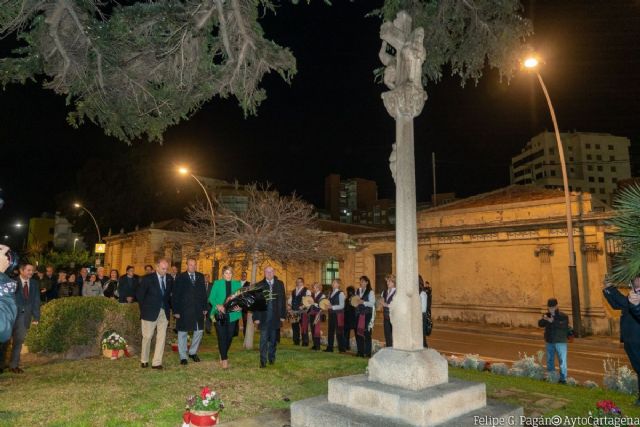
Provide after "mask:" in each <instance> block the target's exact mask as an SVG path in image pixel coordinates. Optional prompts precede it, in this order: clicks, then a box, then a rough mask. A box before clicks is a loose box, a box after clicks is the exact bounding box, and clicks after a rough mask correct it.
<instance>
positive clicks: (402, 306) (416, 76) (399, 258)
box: [291, 12, 522, 427]
mask: <svg viewBox="0 0 640 427" xmlns="http://www.w3.org/2000/svg"><path fill="white" fill-rule="evenodd" d="M411 27H412V22H411V17H410V16H409V15H408V14H407V13H406V12H400V13H398V15H397V17H396V19H395V20H394V21H393V22H385V23H384V24H382V27H381V28H380V38H381V39H382V41H383V42H382V48H381V50H380V54H379V56H380V59H381V60H382V63H383V64H384V65H385V67H386V68H385V70H384V82H385V84H386V85H387V87H388V88H389V89H390V90H389V91H387V92H385V93H383V94H382V99H383V101H384V105H385V107H386V108H387V111H388V112H389V114H390V115H391V116H392V117H393V118H394V119H395V120H396V142H395V144H393V151H392V153H391V156H390V158H389V167H390V169H391V173H392V175H393V178H394V180H395V183H396V272H397V274H396V276H397V291H396V296H395V297H394V298H393V303H392V304H391V323H392V324H393V348H383V349H382V350H380V351H378V352H377V353H376V354H374V355H373V357H372V358H371V359H370V360H369V367H368V373H367V374H363V375H353V376H349V377H341V378H331V379H330V380H329V387H328V389H329V392H328V394H327V395H326V396H318V397H313V398H310V399H306V400H301V401H298V402H294V403H293V404H292V405H291V425H292V426H293V427H303V426H304V427H315V426H331V427H353V426H363V427H364V426H372V427H374V426H379V427H400V426H439V427H443V426H449V427H460V426H472V425H475V424H474V420H477V419H478V417H489V418H488V419H491V420H495V421H497V423H498V424H499V425H520V418H519V416H521V415H522V408H515V407H511V406H509V405H504V404H500V403H497V402H491V401H487V397H486V387H485V385H484V384H477V383H469V382H465V381H460V380H455V379H454V380H451V381H450V380H449V369H448V366H447V361H446V360H445V359H444V357H442V356H441V355H440V354H439V353H438V352H437V351H435V350H433V349H424V348H422V310H421V308H420V298H419V294H418V239H417V236H418V233H417V224H416V182H415V156H414V147H413V118H414V117H416V116H418V115H419V114H420V112H421V111H422V107H423V106H424V102H425V101H426V99H427V94H426V93H425V91H424V89H423V86H422V80H421V79H422V63H423V62H424V60H425V56H426V52H425V49H424V45H423V38H424V31H423V29H422V28H416V29H412V28H411ZM390 48H393V50H392V51H391V52H390Z"/></svg>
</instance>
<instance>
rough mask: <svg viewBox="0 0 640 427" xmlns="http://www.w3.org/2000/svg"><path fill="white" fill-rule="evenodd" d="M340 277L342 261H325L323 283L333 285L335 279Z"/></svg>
mask: <svg viewBox="0 0 640 427" xmlns="http://www.w3.org/2000/svg"><path fill="white" fill-rule="evenodd" d="M339 278H340V263H339V262H338V261H335V260H331V261H328V262H325V263H324V267H323V269H322V284H323V285H331V282H333V279H339Z"/></svg>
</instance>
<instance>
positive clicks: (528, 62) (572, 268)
mask: <svg viewBox="0 0 640 427" xmlns="http://www.w3.org/2000/svg"><path fill="white" fill-rule="evenodd" d="M523 64H524V66H525V68H527V69H528V70H530V71H531V72H534V73H535V74H536V76H537V77H538V81H539V82H540V86H541V87H542V91H543V92H544V96H545V98H546V99H547V105H548V106H549V112H550V113H551V121H552V122H553V130H554V132H555V136H556V144H557V146H558V155H559V156H560V168H561V170H562V184H563V186H564V203H565V211H566V216H567V243H568V247H569V283H570V286H571V311H572V313H573V328H574V330H575V335H576V337H580V336H582V319H581V318H580V291H579V289H578V272H577V270H576V253H575V249H574V243H573V222H572V215H571V195H570V193H569V180H568V178H567V165H566V163H565V160H564V150H563V148H562V140H561V139H560V131H559V130H558V121H557V120H556V112H555V110H554V109H553V104H551V98H550V97H549V92H548V91H547V86H546V85H545V84H544V81H543V80H542V76H541V75H540V72H539V71H538V66H539V65H540V61H538V59H537V58H535V57H529V58H527V59H525V61H524V63H523Z"/></svg>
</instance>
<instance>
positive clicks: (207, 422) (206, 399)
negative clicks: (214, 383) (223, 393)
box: [182, 386, 224, 427]
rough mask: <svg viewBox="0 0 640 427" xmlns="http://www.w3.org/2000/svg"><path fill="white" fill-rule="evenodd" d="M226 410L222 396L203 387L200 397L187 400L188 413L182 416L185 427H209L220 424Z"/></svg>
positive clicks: (190, 397) (196, 396)
mask: <svg viewBox="0 0 640 427" xmlns="http://www.w3.org/2000/svg"><path fill="white" fill-rule="evenodd" d="M223 408H224V404H223V403H222V400H221V399H220V396H219V395H218V394H217V393H216V392H215V391H213V390H211V389H210V388H209V387H206V386H205V387H203V388H202V389H201V390H200V394H199V395H193V396H189V397H188V398H187V407H186V412H185V413H184V414H183V415H182V420H183V421H184V423H183V424H182V426H183V427H191V426H193V427H207V426H214V425H216V424H217V423H218V420H219V413H220V411H222V409H223Z"/></svg>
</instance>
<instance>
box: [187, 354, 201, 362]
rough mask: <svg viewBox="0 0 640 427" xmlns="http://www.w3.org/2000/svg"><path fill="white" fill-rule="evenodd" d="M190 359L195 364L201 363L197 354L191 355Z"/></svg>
mask: <svg viewBox="0 0 640 427" xmlns="http://www.w3.org/2000/svg"><path fill="white" fill-rule="evenodd" d="M189 358H190V359H191V360H193V361H194V362H199V361H200V358H199V357H198V355H197V354H190V355H189Z"/></svg>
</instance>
